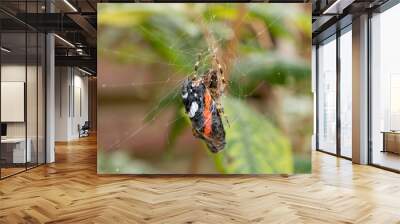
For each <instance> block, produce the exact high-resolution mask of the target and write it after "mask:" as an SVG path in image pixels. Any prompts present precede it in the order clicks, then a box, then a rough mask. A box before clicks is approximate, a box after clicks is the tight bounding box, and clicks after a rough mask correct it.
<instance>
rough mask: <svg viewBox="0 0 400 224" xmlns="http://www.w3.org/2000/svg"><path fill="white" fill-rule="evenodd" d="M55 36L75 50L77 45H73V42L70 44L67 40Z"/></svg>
mask: <svg viewBox="0 0 400 224" xmlns="http://www.w3.org/2000/svg"><path fill="white" fill-rule="evenodd" d="M54 36H55V37H57V38H58V39H59V40H61V41H62V42H64V43H66V44H67V45H68V46H70V47H73V48H75V45H73V44H72V43H71V42H69V41H68V40H66V39H64V38H62V37H60V36H59V35H57V34H54Z"/></svg>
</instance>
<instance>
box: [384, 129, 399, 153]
mask: <svg viewBox="0 0 400 224" xmlns="http://www.w3.org/2000/svg"><path fill="white" fill-rule="evenodd" d="M382 134H383V150H382V152H392V153H397V154H400V132H398V131H382Z"/></svg>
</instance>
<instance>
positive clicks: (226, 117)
mask: <svg viewBox="0 0 400 224" xmlns="http://www.w3.org/2000/svg"><path fill="white" fill-rule="evenodd" d="M216 106H217V112H218V114H219V115H220V116H223V117H224V119H225V121H226V123H227V124H228V127H231V125H230V123H229V120H228V116H226V115H225V112H224V108H223V107H222V105H221V103H220V102H216Z"/></svg>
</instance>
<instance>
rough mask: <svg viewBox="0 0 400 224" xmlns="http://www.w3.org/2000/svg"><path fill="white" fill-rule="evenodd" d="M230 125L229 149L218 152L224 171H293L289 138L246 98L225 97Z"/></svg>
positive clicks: (218, 162)
mask: <svg viewBox="0 0 400 224" xmlns="http://www.w3.org/2000/svg"><path fill="white" fill-rule="evenodd" d="M224 108H225V110H226V114H227V115H228V116H229V119H230V125H228V124H226V123H225V127H227V128H226V142H227V145H226V146H225V149H224V150H223V151H221V152H220V153H218V154H216V155H214V156H215V160H216V164H219V167H218V168H219V169H220V171H221V172H222V173H234V174H245V173H252V174H265V173H269V174H274V173H293V161H292V151H291V146H290V142H289V139H288V138H287V137H285V136H284V135H282V133H281V132H280V131H279V130H278V129H277V128H276V127H274V126H273V125H272V123H271V122H270V121H268V119H266V117H265V116H263V115H261V114H259V113H258V112H256V111H254V110H253V109H252V108H249V107H248V104H247V103H246V102H245V101H242V100H238V99H235V98H230V97H226V98H224Z"/></svg>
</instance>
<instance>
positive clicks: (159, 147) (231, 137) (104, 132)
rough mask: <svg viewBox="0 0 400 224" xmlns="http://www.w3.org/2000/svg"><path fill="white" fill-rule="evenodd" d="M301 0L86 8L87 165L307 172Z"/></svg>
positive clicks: (114, 170)
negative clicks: (94, 34) (90, 148)
mask: <svg viewBox="0 0 400 224" xmlns="http://www.w3.org/2000/svg"><path fill="white" fill-rule="evenodd" d="M311 30H312V26H311V4H305V3H304V4H278V3H236V4H233V3H218V4H217V3H215V4H214V3H201V4H200V3H199V4H195V3H174V4H165V3H163V4H161V3H102V4H99V5H98V120H99V122H98V157H97V158H98V163H97V166H98V167H97V169H98V173H99V174H295V173H310V172H311V135H312V130H313V93H312V92H311V44H310V43H311Z"/></svg>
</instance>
